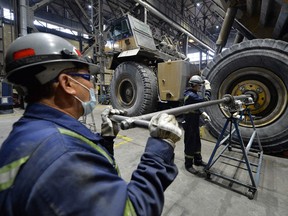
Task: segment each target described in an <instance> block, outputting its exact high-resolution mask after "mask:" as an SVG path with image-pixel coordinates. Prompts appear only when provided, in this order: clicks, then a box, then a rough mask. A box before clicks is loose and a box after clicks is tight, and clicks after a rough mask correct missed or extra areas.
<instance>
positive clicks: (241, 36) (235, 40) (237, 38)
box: [234, 32, 244, 44]
mask: <svg viewBox="0 0 288 216" xmlns="http://www.w3.org/2000/svg"><path fill="white" fill-rule="evenodd" d="M243 39H244V36H243V34H241V32H237V34H236V36H235V39H234V44H237V43H241V42H242V41H243Z"/></svg>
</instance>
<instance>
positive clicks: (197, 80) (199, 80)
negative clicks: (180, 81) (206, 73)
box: [189, 75, 205, 85]
mask: <svg viewBox="0 0 288 216" xmlns="http://www.w3.org/2000/svg"><path fill="white" fill-rule="evenodd" d="M204 82H205V81H204V80H203V79H202V77H201V76H199V75H194V76H192V77H191V78H190V80H189V83H190V84H192V85H195V84H198V85H202V84H204Z"/></svg>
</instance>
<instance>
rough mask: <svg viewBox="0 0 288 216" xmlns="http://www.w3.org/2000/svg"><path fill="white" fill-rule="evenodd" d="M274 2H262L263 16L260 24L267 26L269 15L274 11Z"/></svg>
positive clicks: (271, 0) (267, 0)
mask: <svg viewBox="0 0 288 216" xmlns="http://www.w3.org/2000/svg"><path fill="white" fill-rule="evenodd" d="M272 3H273V0H262V2H261V14H260V24H261V25H262V26H266V24H267V21H268V18H269V14H270V12H271V10H272Z"/></svg>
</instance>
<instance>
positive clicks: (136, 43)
mask: <svg viewBox="0 0 288 216" xmlns="http://www.w3.org/2000/svg"><path fill="white" fill-rule="evenodd" d="M213 2H214V4H215V6H214V10H215V13H217V14H218V15H219V16H222V17H223V18H224V22H223V25H222V28H221V32H220V35H219V38H218V40H217V42H216V45H217V47H218V49H217V51H216V55H215V57H214V58H213V60H212V61H211V62H210V63H209V64H208V66H207V67H206V68H205V69H204V70H203V71H202V74H203V76H205V77H206V79H208V80H209V81H210V82H211V86H212V100H213V99H219V98H222V97H223V96H224V95H225V94H231V95H241V94H249V95H251V96H252V97H253V100H254V105H251V106H249V108H250V110H251V113H252V116H253V119H254V120H253V122H254V124H255V126H256V127H257V133H258V134H259V137H260V140H261V145H262V147H263V150H264V152H265V153H274V152H281V151H284V150H288V118H287V116H288V115H287V114H288V107H287V104H288V96H287V86H288V55H287V54H288V43H287V42H286V41H287V38H288V37H287V36H288V27H287V25H288V18H287V17H288V13H287V11H288V6H287V5H288V3H287V1H284V0H267V1H263V0H262V1H261V0H233V1H229V0H213ZM232 27H233V28H235V29H237V30H238V32H239V34H238V35H237V37H236V38H235V44H234V45H232V46H231V47H230V48H228V49H226V50H223V51H222V48H223V47H224V46H225V42H226V41H227V39H228V35H229V31H230V29H231V28H232ZM111 30H112V31H111V34H112V38H113V42H112V43H109V41H108V43H107V44H106V54H107V57H108V61H107V63H108V64H107V68H109V69H113V70H115V72H114V75H113V78H112V82H111V93H110V94H111V103H112V105H113V106H114V107H116V108H120V109H125V110H127V111H128V114H129V115H131V116H134V115H141V114H145V113H149V112H152V111H154V108H155V107H156V104H157V101H158V102H159V101H161V102H167V103H169V102H179V101H181V100H182V99H183V98H182V97H183V96H182V93H183V90H184V88H185V85H186V83H185V81H187V77H189V76H190V75H191V71H193V67H192V69H191V64H189V63H188V62H186V61H183V60H182V59H183V57H182V56H181V55H178V56H177V55H175V53H174V54H173V55H172V54H169V53H168V54H167V53H163V52H161V51H159V49H157V48H158V47H156V46H155V43H154V42H153V40H152V35H151V31H150V28H149V26H148V25H146V24H145V23H143V22H141V21H139V20H137V19H135V18H133V17H131V16H129V15H128V16H126V17H125V18H123V19H120V20H118V22H116V23H115V24H114V26H112V28H111ZM166 50H169V49H166ZM192 74H193V72H192ZM205 110H206V111H207V113H208V114H209V115H210V117H211V120H212V121H211V122H210V123H208V125H207V126H208V130H209V131H210V133H211V134H212V135H214V136H215V137H218V136H219V135H220V133H221V130H222V128H223V127H224V124H225V121H226V119H225V118H224V116H225V115H226V116H227V115H228V113H227V112H226V111H225V109H223V108H222V106H217V107H215V106H211V107H207V108H205ZM240 130H241V135H242V138H243V140H244V142H247V141H248V140H249V139H250V137H251V134H252V132H253V128H252V125H251V121H249V119H245V120H244V121H242V122H241V123H240Z"/></svg>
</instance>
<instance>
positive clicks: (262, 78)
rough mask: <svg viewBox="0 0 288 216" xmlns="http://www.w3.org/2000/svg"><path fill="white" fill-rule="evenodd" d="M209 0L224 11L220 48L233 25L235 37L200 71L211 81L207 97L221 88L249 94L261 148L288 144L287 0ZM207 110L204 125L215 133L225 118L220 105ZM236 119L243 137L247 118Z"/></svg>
mask: <svg viewBox="0 0 288 216" xmlns="http://www.w3.org/2000/svg"><path fill="white" fill-rule="evenodd" d="M213 2H214V4H215V7H214V9H215V12H216V13H218V14H219V16H222V17H225V18H224V22H223V25H222V29H221V30H223V31H222V34H221V32H220V36H219V38H218V40H217V42H216V45H217V46H219V47H220V48H221V46H223V45H224V44H225V43H224V44H223V41H226V40H227V35H228V34H227V33H228V32H229V30H230V27H232V26H234V28H236V29H237V30H238V31H239V35H238V36H240V37H238V39H237V37H236V38H235V42H236V43H235V44H234V45H232V46H231V47H230V48H229V49H226V50H224V51H222V52H219V54H218V55H216V56H215V57H214V59H213V61H212V62H211V63H210V64H208V66H207V67H206V68H205V70H204V71H203V75H204V76H206V78H207V79H208V80H209V81H210V82H211V86H212V99H218V98H221V97H222V96H223V95H224V94H231V95H240V94H250V95H252V97H253V99H254V105H252V106H250V109H251V113H252V115H253V116H254V124H255V126H256V128H257V132H258V134H259V137H260V140H261V144H262V146H263V150H264V152H266V153H269V152H270V153H273V152H281V151H283V150H287V149H288V107H287V104H288V100H287V99H288V96H287V87H288V43H287V39H288V12H287V11H288V1H287V0H286V1H284V0H267V1H264V0H262V1H261V0H241V1H240V0H238V1H227V0H213ZM229 23H230V24H231V25H230V26H229ZM225 35H226V36H225ZM243 36H244V37H243ZM239 38H240V40H239ZM241 38H244V40H241ZM206 111H207V112H208V113H209V115H210V116H211V120H212V121H211V122H210V123H209V125H208V126H209V130H210V132H211V133H212V134H214V135H215V136H217V135H219V134H220V132H221V130H222V128H223V125H224V123H225V119H224V118H222V116H223V113H224V114H225V110H224V109H222V107H221V106H220V107H219V109H215V107H208V108H207V109H206ZM240 125H241V127H240V128H241V135H242V136H243V139H244V140H246V141H247V140H248V139H249V137H250V136H251V134H252V127H251V123H250V121H243V122H242V123H240Z"/></svg>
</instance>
